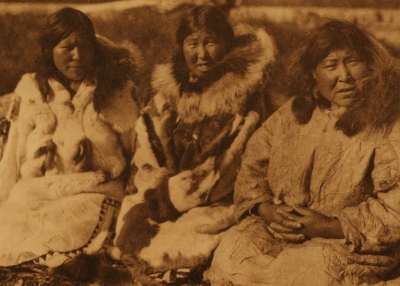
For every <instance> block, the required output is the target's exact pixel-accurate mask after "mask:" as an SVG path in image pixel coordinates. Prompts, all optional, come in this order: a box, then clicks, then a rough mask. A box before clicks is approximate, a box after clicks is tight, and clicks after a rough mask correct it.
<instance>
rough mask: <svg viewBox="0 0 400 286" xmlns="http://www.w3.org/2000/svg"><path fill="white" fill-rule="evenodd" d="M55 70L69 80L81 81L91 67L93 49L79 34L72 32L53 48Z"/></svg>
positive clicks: (85, 38) (86, 39)
mask: <svg viewBox="0 0 400 286" xmlns="http://www.w3.org/2000/svg"><path fill="white" fill-rule="evenodd" d="M53 60H54V64H55V66H56V68H57V69H58V70H59V71H60V72H61V73H62V74H63V75H64V76H65V77H66V78H67V79H69V80H71V81H81V80H83V79H84V77H85V76H87V75H88V73H89V72H90V70H91V69H92V67H93V61H94V47H93V45H92V43H91V42H90V40H89V38H88V37H87V36H85V35H84V34H83V33H81V32H73V33H71V34H70V35H69V36H68V37H66V38H65V39H63V40H61V42H59V43H58V44H57V46H55V47H54V48H53Z"/></svg>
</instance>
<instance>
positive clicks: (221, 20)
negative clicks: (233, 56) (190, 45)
mask: <svg viewBox="0 0 400 286" xmlns="http://www.w3.org/2000/svg"><path fill="white" fill-rule="evenodd" d="M201 29H205V30H206V31H207V32H209V33H212V34H215V35H216V36H217V37H218V38H220V39H222V40H223V42H224V43H226V44H228V46H229V45H231V44H232V41H233V37H234V35H233V29H232V26H231V25H230V23H229V22H228V19H227V18H226V17H225V14H224V13H223V12H222V11H221V10H219V9H218V8H216V7H213V6H207V5H205V6H197V7H195V8H193V9H191V10H190V11H189V13H187V14H186V15H184V16H183V17H182V18H181V21H180V23H179V26H178V28H177V30H176V42H177V43H178V45H179V46H182V45H183V41H184V40H185V38H186V37H187V36H189V35H191V34H193V33H194V32H196V31H198V30H201Z"/></svg>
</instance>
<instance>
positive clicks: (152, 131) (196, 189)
mask: <svg viewBox="0 0 400 286" xmlns="http://www.w3.org/2000/svg"><path fill="white" fill-rule="evenodd" d="M235 32H236V38H235V42H234V47H233V48H232V50H231V51H230V52H229V54H227V55H226V56H225V57H224V58H223V59H222V61H221V62H220V63H219V64H218V66H217V67H216V69H215V71H214V76H215V77H214V78H212V79H210V81H209V82H208V84H206V85H202V86H196V85H192V84H191V83H189V82H188V76H187V74H185V71H184V70H182V63H180V62H179V60H178V58H177V57H175V58H174V60H173V61H171V62H169V63H166V64H162V65H159V66H157V67H156V68H155V70H154V72H153V77H152V88H153V91H154V94H155V95H154V97H153V98H152V99H151V101H150V103H149V104H148V105H147V107H146V108H144V110H143V112H142V115H141V117H140V118H139V120H138V122H137V125H136V132H137V135H138V148H137V150H136V152H135V155H134V158H133V162H132V163H133V166H134V170H135V171H134V172H133V173H132V176H131V181H130V190H131V191H132V192H133V193H135V192H137V193H135V194H133V195H131V196H128V197H126V198H125V199H124V201H123V204H122V207H121V213H120V215H119V217H118V223H117V237H116V238H115V241H114V242H115V245H116V252H115V256H116V257H117V258H120V257H121V255H122V256H123V255H126V256H128V257H131V258H132V257H134V258H135V257H136V258H140V259H142V260H144V261H145V262H146V263H148V265H149V266H150V267H153V268H156V269H161V268H162V269H168V268H171V267H172V268H176V267H183V266H188V267H192V266H195V265H197V264H199V263H204V262H205V261H206V260H207V259H208V258H209V255H210V253H211V251H212V250H213V249H214V248H215V246H216V244H217V243H218V240H219V235H220V233H222V231H223V230H225V229H226V228H228V227H229V226H230V225H231V224H232V223H233V222H234V219H233V208H232V207H231V206H230V204H231V200H232V191H233V183H234V181H235V177H236V174H237V172H238V168H239V165H240V160H241V158H240V156H241V154H242V152H243V151H244V148H245V145H246V142H247V140H248V139H249V137H250V136H251V134H252V133H253V132H254V130H255V129H256V127H257V126H258V125H259V123H260V122H261V121H262V120H263V119H265V116H266V113H265V107H264V98H263V92H262V91H263V89H264V87H265V85H266V84H268V82H267V78H268V72H269V67H270V65H271V64H272V63H273V62H274V60H275V56H276V48H275V44H274V41H273V39H272V38H271V37H270V36H269V35H268V34H267V33H266V32H265V31H264V30H262V29H259V30H254V29H253V28H250V27H248V26H238V27H236V29H235ZM143 210H147V211H146V212H144V211H143ZM182 214H183V216H182ZM211 218H212V219H211ZM167 225H169V226H167ZM200 225H202V227H201V226H200ZM138 229H140V233H139V231H138ZM200 229H201V230H200ZM172 232H174V233H172ZM168 233H169V235H170V236H171V237H173V236H174V235H176V234H177V233H181V234H183V233H186V235H183V236H182V237H181V239H180V240H179V242H178V241H176V242H175V241H174V242H173V241H172V240H168V242H166V241H165V240H164V239H161V237H168V236H169V235H168ZM200 237H201V238H200ZM196 239H197V241H196ZM157 241H158V242H157ZM161 241H164V243H162V242H161ZM184 245H186V246H184ZM189 245H191V246H192V247H190V246H189Z"/></svg>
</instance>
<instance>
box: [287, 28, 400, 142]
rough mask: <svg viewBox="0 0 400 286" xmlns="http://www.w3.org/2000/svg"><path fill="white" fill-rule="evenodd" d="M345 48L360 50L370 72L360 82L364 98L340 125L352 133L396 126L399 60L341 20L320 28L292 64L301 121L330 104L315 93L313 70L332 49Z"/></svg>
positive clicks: (399, 105)
mask: <svg viewBox="0 0 400 286" xmlns="http://www.w3.org/2000/svg"><path fill="white" fill-rule="evenodd" d="M343 49H349V50H351V51H354V52H356V53H357V55H358V56H359V57H360V58H361V59H362V60H363V61H365V63H366V65H367V67H368V70H369V74H368V75H367V76H366V78H365V79H364V80H362V81H361V82H360V83H358V84H357V90H356V92H358V93H359V94H360V100H359V101H357V102H355V103H354V104H353V105H352V106H351V107H349V108H348V109H347V111H346V112H345V113H344V114H343V115H342V116H341V118H340V119H339V120H338V122H337V123H336V128H337V129H340V130H343V132H344V133H345V134H346V135H348V136H352V135H355V134H357V133H358V132H360V131H362V130H364V129H365V128H368V127H369V128H372V129H380V128H384V127H388V126H390V125H392V124H393V123H394V122H395V121H396V120H397V119H399V115H400V93H399V91H400V88H399V84H398V80H399V78H400V70H399V65H398V61H397V60H395V59H394V58H393V57H392V56H391V55H389V53H388V52H387V50H386V49H385V48H384V47H383V46H382V45H381V44H380V43H378V42H377V41H376V40H375V39H373V38H372V37H371V36H369V35H368V34H366V33H365V32H364V31H363V30H361V29H360V28H358V27H357V26H356V25H354V24H352V23H348V22H344V21H339V20H333V21H329V22H327V23H326V24H324V25H322V26H321V27H319V28H317V29H316V30H315V31H314V33H313V35H312V36H311V37H310V38H309V39H308V41H307V43H306V44H305V45H304V46H303V47H302V48H301V49H300V50H299V51H297V54H296V55H295V57H294V59H293V65H292V66H290V67H289V76H290V79H289V80H290V84H289V90H288V93H289V95H291V96H295V99H294V101H293V105H292V109H293V113H294V115H295V117H296V119H297V121H298V122H299V123H300V124H305V123H307V122H308V121H309V120H310V119H311V116H312V113H313V111H314V109H315V108H316V107H317V106H320V107H322V108H327V107H330V102H329V101H328V100H327V99H325V98H324V97H323V96H318V95H316V94H315V86H316V82H315V79H314V78H313V76H312V73H313V71H314V70H315V69H316V67H317V65H318V64H319V63H320V62H321V61H322V60H323V59H324V58H325V57H326V56H328V55H329V54H330V53H331V52H334V51H337V50H343ZM396 78H397V80H396Z"/></svg>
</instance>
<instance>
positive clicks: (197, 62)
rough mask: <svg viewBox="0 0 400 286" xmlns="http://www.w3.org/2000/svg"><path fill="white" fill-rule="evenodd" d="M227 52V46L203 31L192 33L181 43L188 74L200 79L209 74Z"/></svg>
mask: <svg viewBox="0 0 400 286" xmlns="http://www.w3.org/2000/svg"><path fill="white" fill-rule="evenodd" d="M226 52H227V45H226V44H225V43H223V41H222V40H221V39H219V38H217V37H216V36H215V35H213V34H211V33H209V32H206V31H204V30H201V31H198V32H194V33H193V34H191V35H189V36H187V37H186V38H185V40H184V41H183V54H184V56H185V61H186V64H187V66H188V68H189V70H190V72H191V73H192V74H193V75H195V76H196V77H199V78H201V77H202V76H204V75H205V74H207V73H208V72H210V71H211V70H212V69H213V68H214V67H215V64H216V63H217V62H218V61H219V60H221V59H222V58H223V56H224V55H225V54H226Z"/></svg>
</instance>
